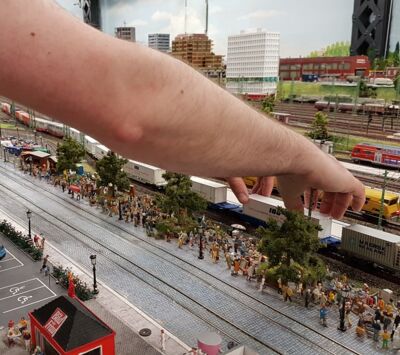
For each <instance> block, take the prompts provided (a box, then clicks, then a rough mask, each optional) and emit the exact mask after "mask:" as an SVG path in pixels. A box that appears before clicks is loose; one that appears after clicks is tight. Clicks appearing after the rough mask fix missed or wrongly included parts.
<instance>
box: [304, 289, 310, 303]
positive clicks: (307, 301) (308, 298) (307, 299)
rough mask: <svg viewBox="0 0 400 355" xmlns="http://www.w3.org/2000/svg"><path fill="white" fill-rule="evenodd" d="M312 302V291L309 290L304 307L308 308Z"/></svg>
mask: <svg viewBox="0 0 400 355" xmlns="http://www.w3.org/2000/svg"><path fill="white" fill-rule="evenodd" d="M310 300H311V290H310V289H309V288H308V289H307V291H306V295H305V297H304V306H305V307H306V308H308V305H309V304H310Z"/></svg>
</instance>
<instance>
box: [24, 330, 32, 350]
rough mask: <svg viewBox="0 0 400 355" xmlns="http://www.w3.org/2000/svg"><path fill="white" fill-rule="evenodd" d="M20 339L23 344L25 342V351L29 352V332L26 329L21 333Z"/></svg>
mask: <svg viewBox="0 0 400 355" xmlns="http://www.w3.org/2000/svg"><path fill="white" fill-rule="evenodd" d="M22 338H23V339H24V342H25V350H26V351H30V350H31V333H30V332H29V330H28V329H25V330H24V331H23V332H22Z"/></svg>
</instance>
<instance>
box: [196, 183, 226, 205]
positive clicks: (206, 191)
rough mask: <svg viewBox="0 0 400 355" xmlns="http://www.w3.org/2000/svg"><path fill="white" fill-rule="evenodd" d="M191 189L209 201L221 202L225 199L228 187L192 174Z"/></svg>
mask: <svg viewBox="0 0 400 355" xmlns="http://www.w3.org/2000/svg"><path fill="white" fill-rule="evenodd" d="M190 180H191V181H192V191H194V192H196V193H198V194H199V195H200V196H202V197H203V198H205V199H206V200H207V201H208V202H210V203H222V202H226V200H227V190H228V187H227V186H226V185H225V184H221V183H218V182H215V181H212V180H208V179H203V178H200V177H196V176H192V177H191V178H190Z"/></svg>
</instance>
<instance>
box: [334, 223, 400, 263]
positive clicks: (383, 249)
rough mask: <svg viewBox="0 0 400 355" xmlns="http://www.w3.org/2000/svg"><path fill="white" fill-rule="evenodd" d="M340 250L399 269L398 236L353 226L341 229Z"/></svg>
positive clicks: (399, 245) (399, 241)
mask: <svg viewBox="0 0 400 355" xmlns="http://www.w3.org/2000/svg"><path fill="white" fill-rule="evenodd" d="M341 248H342V250H343V251H344V252H346V253H347V254H349V255H354V256H355V257H359V258H360V259H365V260H369V261H371V262H374V263H376V264H379V265H382V266H386V267H389V268H391V269H397V270H398V269H400V236H397V235H394V234H389V233H386V232H383V231H380V230H377V229H373V228H369V227H365V226H361V225H353V226H350V227H345V228H343V231H342V244H341Z"/></svg>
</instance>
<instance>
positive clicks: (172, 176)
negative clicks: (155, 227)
mask: <svg viewBox="0 0 400 355" xmlns="http://www.w3.org/2000/svg"><path fill="white" fill-rule="evenodd" d="M163 178H164V179H165V180H166V181H167V186H166V188H165V194H164V195H160V196H157V200H156V201H157V205H158V206H159V207H160V208H161V210H162V211H163V212H166V213H174V215H175V216H176V217H177V218H178V221H179V222H181V221H183V220H184V219H185V218H186V216H189V217H191V218H192V217H193V214H194V213H195V212H200V211H203V210H205V209H206V208H207V201H206V200H205V199H204V198H203V197H201V196H200V195H198V194H197V193H195V192H193V191H192V190H191V187H192V182H191V180H190V177H189V176H187V175H184V174H177V173H171V172H167V173H165V174H164V175H163Z"/></svg>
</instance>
